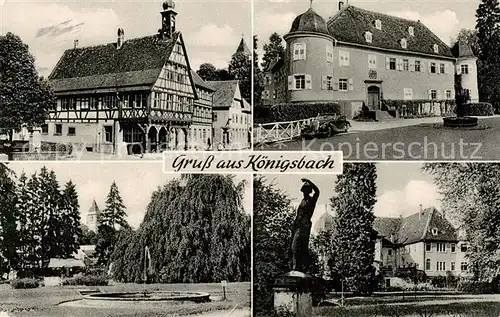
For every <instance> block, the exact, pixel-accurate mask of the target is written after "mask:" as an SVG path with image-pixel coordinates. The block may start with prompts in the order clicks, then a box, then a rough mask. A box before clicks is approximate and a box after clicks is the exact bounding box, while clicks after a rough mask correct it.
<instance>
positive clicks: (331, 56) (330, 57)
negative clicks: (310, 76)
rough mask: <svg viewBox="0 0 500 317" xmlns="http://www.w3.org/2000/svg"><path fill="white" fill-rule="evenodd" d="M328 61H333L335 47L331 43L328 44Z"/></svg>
mask: <svg viewBox="0 0 500 317" xmlns="http://www.w3.org/2000/svg"><path fill="white" fill-rule="evenodd" d="M326 61H327V62H328V63H333V48H332V47H331V46H330V45H327V46H326Z"/></svg>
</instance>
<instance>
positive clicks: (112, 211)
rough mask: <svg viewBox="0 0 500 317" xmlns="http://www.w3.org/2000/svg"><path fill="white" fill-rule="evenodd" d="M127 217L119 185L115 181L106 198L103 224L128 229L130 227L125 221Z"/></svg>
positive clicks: (102, 218) (102, 216)
mask: <svg viewBox="0 0 500 317" xmlns="http://www.w3.org/2000/svg"><path fill="white" fill-rule="evenodd" d="M126 217H127V213H126V212H125V205H124V204H123V199H122V197H121V195H120V191H119V190H118V185H116V182H115V181H113V183H112V184H111V187H110V189H109V193H108V196H107V198H106V207H105V208H104V210H103V212H102V214H101V224H102V225H104V226H109V227H111V228H117V226H120V227H122V228H128V227H130V226H129V224H128V223H127V220H126V219H125V218H126Z"/></svg>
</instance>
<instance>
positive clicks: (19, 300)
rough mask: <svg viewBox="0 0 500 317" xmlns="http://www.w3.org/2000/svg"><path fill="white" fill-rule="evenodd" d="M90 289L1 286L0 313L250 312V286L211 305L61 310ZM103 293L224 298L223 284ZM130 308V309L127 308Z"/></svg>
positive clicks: (88, 316) (25, 316)
mask: <svg viewBox="0 0 500 317" xmlns="http://www.w3.org/2000/svg"><path fill="white" fill-rule="evenodd" d="M87 288H88V287H75V286H65V287H41V288H37V289H28V290H23V289H19V290H14V289H11V288H10V286H8V285H0V311H7V312H9V313H10V315H11V316H14V317H35V316H36V317H49V316H56V317H62V316H74V317H93V316H109V317H115V316H116V317H118V316H119V317H126V316H130V317H132V316H146V317H147V316H155V317H163V316H165V317H166V316H172V315H175V316H182V315H191V314H201V313H206V312H213V311H219V310H231V309H234V308H235V307H236V308H243V309H247V310H248V311H249V310H250V283H229V284H228V286H227V288H226V290H227V291H226V294H227V301H214V302H211V303H202V304H195V303H182V304H161V303H158V304H156V303H155V304H154V305H147V306H142V305H137V307H134V308H132V309H131V308H130V306H129V307H127V308H111V307H109V308H106V307H103V308H90V307H70V306H58V304H60V303H63V302H67V301H72V300H78V299H80V298H82V296H81V295H80V293H79V292H78V290H80V289H87ZM96 288H98V289H99V290H101V292H123V291H127V292H140V291H143V290H144V288H146V289H147V290H148V291H155V290H161V291H193V292H205V293H209V294H210V295H212V296H222V289H221V286H220V284H149V285H146V286H144V285H140V284H116V285H112V286H102V287H96ZM127 306H128V305H127Z"/></svg>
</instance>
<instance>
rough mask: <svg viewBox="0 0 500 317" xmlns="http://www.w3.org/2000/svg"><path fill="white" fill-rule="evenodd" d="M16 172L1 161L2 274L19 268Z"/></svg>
mask: <svg viewBox="0 0 500 317" xmlns="http://www.w3.org/2000/svg"><path fill="white" fill-rule="evenodd" d="M16 204H17V195H16V183H15V174H14V172H13V171H12V170H10V169H9V168H8V167H7V166H6V165H5V164H2V163H0V274H1V273H4V272H9V271H10V270H11V269H15V268H17V264H18V255H17V252H16V249H17V247H18V242H19V240H18V231H17V224H16V221H17V217H18V212H17V210H16Z"/></svg>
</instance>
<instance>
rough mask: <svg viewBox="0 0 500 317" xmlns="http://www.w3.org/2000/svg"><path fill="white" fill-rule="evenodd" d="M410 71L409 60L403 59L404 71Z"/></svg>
mask: <svg viewBox="0 0 500 317" xmlns="http://www.w3.org/2000/svg"><path fill="white" fill-rule="evenodd" d="M409 69H410V66H409V62H408V60H407V59H403V70H405V71H408V70H409Z"/></svg>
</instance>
